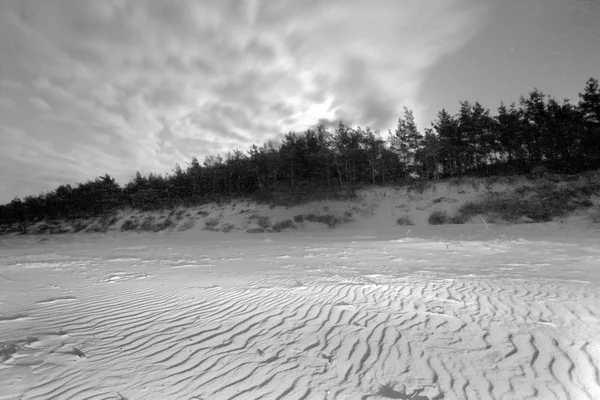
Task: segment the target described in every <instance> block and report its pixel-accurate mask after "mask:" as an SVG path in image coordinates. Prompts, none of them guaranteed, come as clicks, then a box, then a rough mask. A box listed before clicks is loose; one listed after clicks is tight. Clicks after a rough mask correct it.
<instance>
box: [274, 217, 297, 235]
mask: <svg viewBox="0 0 600 400" xmlns="http://www.w3.org/2000/svg"><path fill="white" fill-rule="evenodd" d="M290 228H296V225H294V222H293V221H292V220H291V219H286V220H283V221H278V222H277V223H276V224H275V225H273V228H272V229H273V230H274V231H275V232H281V231H283V230H285V229H290Z"/></svg>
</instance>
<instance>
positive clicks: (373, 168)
mask: <svg viewBox="0 0 600 400" xmlns="http://www.w3.org/2000/svg"><path fill="white" fill-rule="evenodd" d="M535 167H543V168H546V169H548V170H550V171H553V172H557V173H577V172H582V171H586V170H590V169H597V168H599V167H600V88H599V85H598V80H597V79H594V78H590V79H589V80H588V81H587V82H586V85H585V88H584V91H583V93H580V94H579V102H578V104H572V103H571V102H569V101H568V100H564V101H562V102H559V101H556V100H555V99H553V98H551V97H549V96H546V95H545V94H544V93H542V92H541V91H539V90H537V89H535V90H533V91H532V92H530V93H529V96H528V97H523V96H521V98H520V99H519V102H518V104H515V103H513V104H511V105H510V106H506V105H504V104H501V105H500V107H499V108H498V110H497V113H496V115H493V116H492V114H491V113H490V110H489V109H486V108H485V107H483V106H482V105H481V104H480V103H478V102H475V103H470V102H468V101H464V102H461V103H460V110H459V111H458V113H457V114H455V115H452V114H450V113H448V112H447V111H446V110H442V111H440V112H439V113H438V115H437V117H436V119H435V120H434V121H433V123H432V124H431V127H430V128H427V129H425V130H424V132H423V133H421V132H419V130H418V129H417V125H416V124H415V120H414V116H413V113H412V111H411V110H410V109H408V108H404V110H403V115H402V116H401V117H400V118H399V119H398V124H397V126H396V127H395V129H394V130H390V131H388V132H387V137H385V138H384V137H383V136H382V135H381V133H380V132H379V131H374V130H371V129H370V128H368V127H367V128H364V129H363V128H361V127H354V128H353V127H350V126H347V125H345V124H343V123H342V122H340V123H339V125H338V126H337V127H327V126H325V125H318V126H316V127H315V128H312V129H308V130H306V131H305V132H303V133H294V132H290V133H288V134H287V135H285V137H284V138H283V140H282V142H281V143H280V144H274V143H272V142H269V143H267V144H264V145H263V146H260V147H259V146H256V145H253V146H252V147H251V148H250V149H249V150H248V151H247V152H243V151H240V150H235V151H231V152H228V153H227V154H226V155H225V157H222V156H220V155H216V156H208V157H206V158H205V160H204V162H203V164H202V165H201V164H200V162H199V161H198V160H197V159H196V158H195V157H194V158H192V159H191V161H190V162H189V163H188V165H187V166H186V168H182V167H181V166H180V165H176V167H175V169H174V170H173V172H172V173H170V174H167V175H158V174H152V173H151V174H149V175H147V176H143V175H142V174H140V173H139V172H138V173H137V174H136V175H135V177H134V178H133V179H132V180H131V181H130V182H129V183H127V184H126V185H125V186H124V187H121V186H120V185H119V184H117V183H116V182H115V180H114V178H112V177H110V176H109V175H105V176H102V177H99V178H97V179H95V180H93V181H88V182H86V183H79V184H77V185H75V186H72V185H61V186H59V187H58V188H57V189H56V190H54V191H51V192H47V193H41V194H39V195H37V196H27V197H25V198H24V199H19V198H15V199H14V200H13V201H12V202H10V203H9V204H6V205H2V206H0V223H15V222H21V223H23V222H34V221H38V220H42V219H57V218H68V219H70V218H82V217H91V216H99V215H104V214H106V213H109V212H111V211H114V210H116V209H119V208H123V207H126V206H131V207H134V208H139V209H159V208H165V207H172V206H175V205H192V204H201V203H205V202H209V201H220V200H223V199H226V198H239V197H245V198H248V197H256V196H260V197H262V198H268V197H269V195H270V194H272V193H274V192H282V191H285V192H288V193H292V194H293V193H297V192H298V191H306V190H307V187H309V188H312V190H317V189H318V190H323V189H325V188H328V189H331V190H339V189H340V188H348V187H356V186H357V185H363V184H373V185H387V184H399V183H404V182H406V181H407V179H409V177H410V179H423V180H431V179H440V178H446V177H462V176H468V175H471V176H472V175H476V176H491V175H514V174H524V173H528V172H529V171H530V170H531V169H532V168H535Z"/></svg>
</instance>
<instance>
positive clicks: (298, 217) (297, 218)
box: [294, 214, 304, 224]
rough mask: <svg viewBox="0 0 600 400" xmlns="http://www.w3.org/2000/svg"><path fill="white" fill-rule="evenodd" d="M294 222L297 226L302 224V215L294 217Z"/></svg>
mask: <svg viewBox="0 0 600 400" xmlns="http://www.w3.org/2000/svg"><path fill="white" fill-rule="evenodd" d="M294 221H295V222H296V223H298V224H301V223H303V222H304V215H302V214H298V215H296V216H294Z"/></svg>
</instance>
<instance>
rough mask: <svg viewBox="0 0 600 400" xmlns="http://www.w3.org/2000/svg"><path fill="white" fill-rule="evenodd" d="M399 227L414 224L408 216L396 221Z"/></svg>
mask: <svg viewBox="0 0 600 400" xmlns="http://www.w3.org/2000/svg"><path fill="white" fill-rule="evenodd" d="M396 223H397V224H398V225H402V226H406V225H414V223H413V222H412V221H411V220H410V218H409V217H408V216H404V217H398V219H397V220H396Z"/></svg>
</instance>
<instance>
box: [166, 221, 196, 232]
mask: <svg viewBox="0 0 600 400" xmlns="http://www.w3.org/2000/svg"><path fill="white" fill-rule="evenodd" d="M167 221H170V220H167ZM195 224H196V221H194V220H193V219H188V220H186V221H184V222H183V224H181V226H179V228H177V230H178V231H179V232H183V231H187V230H189V229H192V228H193V227H194V225H195Z"/></svg>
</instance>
